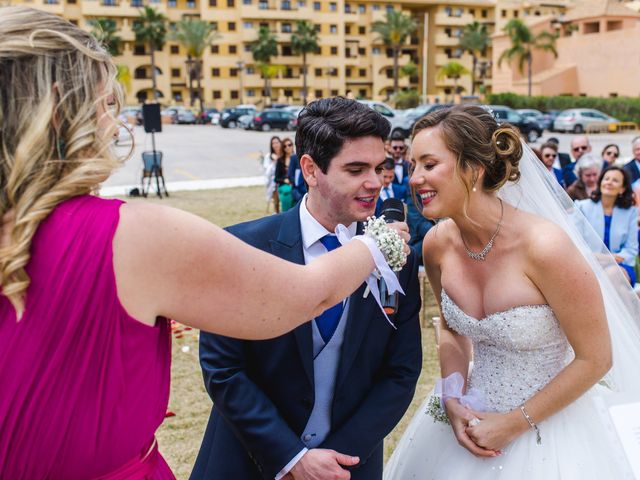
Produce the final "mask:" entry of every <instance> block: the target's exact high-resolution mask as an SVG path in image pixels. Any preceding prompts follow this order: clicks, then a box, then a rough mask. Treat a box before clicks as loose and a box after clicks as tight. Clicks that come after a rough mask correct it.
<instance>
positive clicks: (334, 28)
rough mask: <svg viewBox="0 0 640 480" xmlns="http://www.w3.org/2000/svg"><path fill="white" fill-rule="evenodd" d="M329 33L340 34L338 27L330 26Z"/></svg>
mask: <svg viewBox="0 0 640 480" xmlns="http://www.w3.org/2000/svg"><path fill="white" fill-rule="evenodd" d="M329 33H338V26H337V25H329Z"/></svg>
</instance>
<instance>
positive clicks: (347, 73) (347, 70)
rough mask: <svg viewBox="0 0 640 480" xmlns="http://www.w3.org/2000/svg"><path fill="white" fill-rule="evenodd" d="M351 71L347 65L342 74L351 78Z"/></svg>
mask: <svg viewBox="0 0 640 480" xmlns="http://www.w3.org/2000/svg"><path fill="white" fill-rule="evenodd" d="M352 73H353V71H352V70H351V67H347V68H346V69H345V70H344V74H345V76H346V77H349V78H351V74H352Z"/></svg>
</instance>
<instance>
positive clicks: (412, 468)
mask: <svg viewBox="0 0 640 480" xmlns="http://www.w3.org/2000/svg"><path fill="white" fill-rule="evenodd" d="M441 300H442V313H443V315H444V317H445V319H446V321H447V324H448V325H449V327H451V328H452V329H453V330H455V331H457V332H458V333H460V334H462V335H465V336H467V337H469V338H470V339H471V340H472V341H473V351H474V361H473V369H472V371H471V374H470V378H469V387H473V388H475V389H477V390H479V391H480V392H482V394H483V396H484V401H485V404H486V407H487V410H488V411H495V412H508V411H510V410H513V409H514V408H518V406H519V405H521V404H522V403H524V402H525V401H526V400H527V399H529V398H530V397H531V396H533V395H534V394H535V393H536V392H538V391H539V390H541V389H542V388H543V387H544V386H545V385H546V384H547V383H548V382H549V381H550V380H551V379H552V378H554V377H555V376H556V375H557V374H558V373H559V372H560V370H562V369H563V368H564V367H565V365H567V363H568V362H569V361H571V359H572V358H573V351H572V349H571V346H570V345H569V342H568V341H567V338H566V337H565V335H564V333H563V332H562V330H561V328H560V325H559V323H558V321H557V319H556V317H555V315H554V313H553V311H552V310H551V307H549V306H548V305H522V306H518V307H515V308H511V309H509V310H506V311H503V312H498V313H494V314H492V315H489V316H487V317H485V318H482V319H476V318H473V317H471V316H470V315H467V314H466V313H465V312H463V311H462V310H461V309H460V307H458V306H457V305H456V304H455V303H454V302H453V300H452V299H451V298H449V296H448V295H447V293H446V292H445V291H444V289H443V290H442V298H441ZM610 394H611V392H610V391H609V389H607V388H606V387H603V386H601V385H595V386H594V387H593V388H592V389H591V390H589V391H588V392H587V393H585V394H584V395H582V396H581V397H580V398H579V399H577V400H576V401H574V402H573V403H571V404H570V405H569V406H568V407H566V408H564V409H563V410H561V411H560V412H558V413H556V414H555V415H553V416H551V417H550V418H548V419H547V420H545V421H543V422H540V423H539V424H538V427H539V429H540V433H541V437H542V443H541V444H540V445H538V444H537V443H536V435H535V432H534V431H533V430H528V431H527V432H525V433H524V434H523V435H521V436H520V437H518V438H517V439H516V440H514V441H513V442H512V443H511V444H509V445H508V446H507V447H505V448H504V449H503V453H502V455H500V456H498V457H494V458H479V457H475V456H474V455H472V454H471V453H470V452H469V451H468V450H466V449H465V448H463V447H462V446H460V445H459V444H458V443H457V440H456V438H455V437H454V434H453V430H452V429H451V426H450V425H447V424H444V423H441V422H435V421H434V419H433V417H431V416H430V415H429V414H428V413H427V403H428V401H429V399H428V398H427V400H426V401H425V402H424V403H423V404H422V405H421V407H420V409H419V410H418V411H417V413H416V414H415V416H414V418H413V419H412V421H411V423H410V425H409V427H408V428H407V430H406V431H405V433H404V435H403V437H402V439H401V440H400V443H399V444H398V446H397V448H396V450H395V452H394V453H393V455H392V457H391V459H390V460H389V462H388V464H387V466H386V468H385V472H384V478H385V479H387V480H410V479H418V480H467V479H473V480H484V479H491V480H497V479H499V480H531V479H541V480H557V479H562V480H574V479H575V480H590V479H594V480H596V479H597V480H602V479H622V478H628V477H627V476H626V473H625V471H626V467H622V465H624V459H623V457H622V453H621V451H620V449H619V447H618V446H617V443H615V442H611V441H610V438H611V437H610V433H609V432H607V431H606V427H605V426H604V423H602V421H601V419H600V415H599V413H598V411H597V408H596V403H595V402H594V401H593V397H594V396H597V395H605V396H606V395H610Z"/></svg>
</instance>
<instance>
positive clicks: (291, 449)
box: [200, 332, 305, 479]
mask: <svg viewBox="0 0 640 480" xmlns="http://www.w3.org/2000/svg"><path fill="white" fill-rule="evenodd" d="M245 348H246V342H244V341H242V340H236V339H232V338H228V337H224V336H221V335H214V334H211V333H206V332H201V334H200V365H201V367H202V373H203V376H204V384H205V387H206V389H207V392H208V393H209V396H210V397H211V399H212V400H213V403H214V406H215V408H217V409H218V411H219V412H220V414H221V415H222V417H223V418H224V419H225V420H226V421H227V423H228V425H229V426H230V427H231V429H232V430H233V431H234V433H235V435H236V437H237V438H238V439H239V440H240V441H241V442H242V444H243V445H244V447H245V449H246V450H247V452H248V454H249V456H250V457H251V458H252V459H253V461H254V462H255V463H256V466H257V467H258V469H259V470H260V472H261V473H262V475H263V476H264V478H269V479H273V478H274V477H275V476H276V475H277V473H278V472H279V471H280V470H282V468H283V467H284V466H285V465H287V463H288V462H289V461H291V459H292V458H294V457H295V456H296V455H297V454H298V453H299V452H300V451H301V450H302V449H304V448H305V445H304V444H303V443H302V441H301V440H300V438H298V436H297V435H296V434H295V433H294V432H293V431H292V430H291V429H290V428H289V426H288V425H287V423H286V422H285V421H284V419H283V418H282V417H281V416H280V414H279V412H278V409H277V408H276V407H275V405H274V404H273V403H272V402H271V400H269V398H268V397H267V396H266V395H265V394H264V392H263V391H262V390H261V389H260V388H258V386H257V385H256V384H255V383H254V382H253V381H252V380H251V379H250V378H249V376H248V375H247V371H246V369H245V364H246V356H245ZM219 461H224V459H219Z"/></svg>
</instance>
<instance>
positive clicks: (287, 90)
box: [284, 88, 293, 97]
mask: <svg viewBox="0 0 640 480" xmlns="http://www.w3.org/2000/svg"><path fill="white" fill-rule="evenodd" d="M284 96H285V97H293V90H291V89H290V88H285V89H284Z"/></svg>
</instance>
